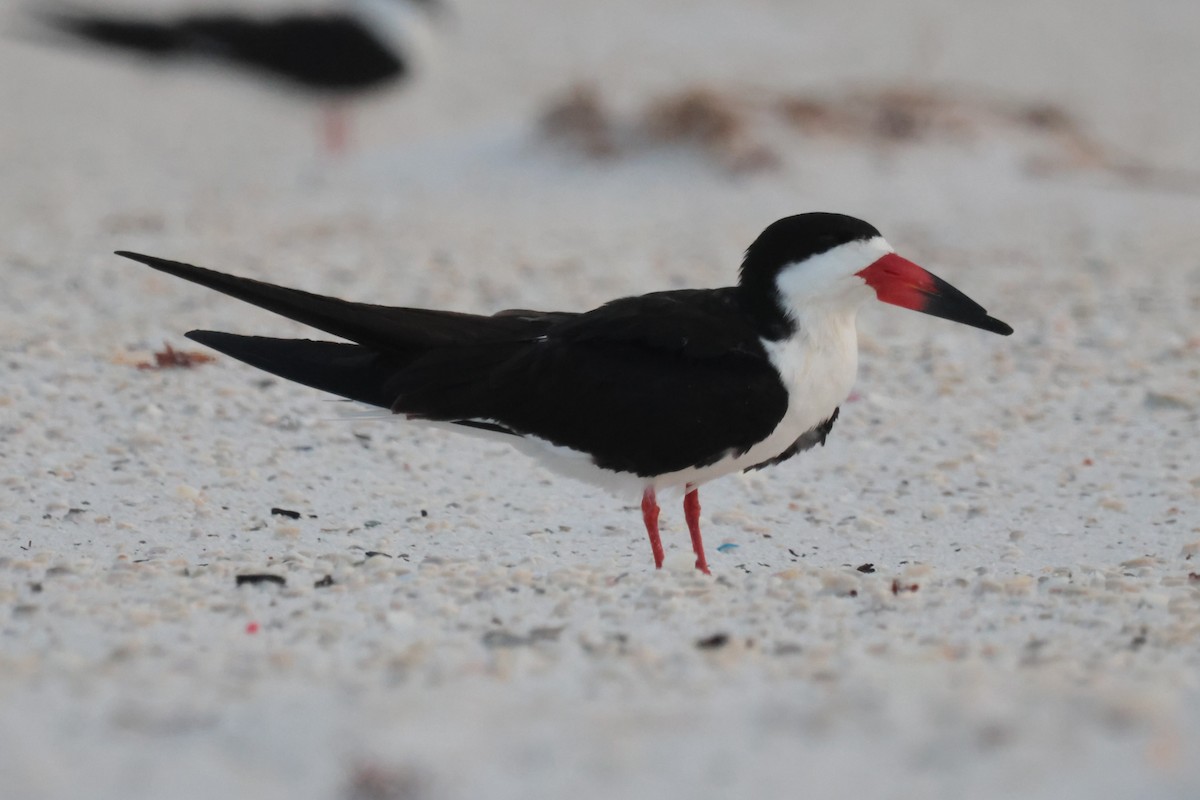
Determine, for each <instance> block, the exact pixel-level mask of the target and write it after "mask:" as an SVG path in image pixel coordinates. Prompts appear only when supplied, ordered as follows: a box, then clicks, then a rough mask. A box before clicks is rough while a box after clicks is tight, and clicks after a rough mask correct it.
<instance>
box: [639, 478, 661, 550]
mask: <svg viewBox="0 0 1200 800" xmlns="http://www.w3.org/2000/svg"><path fill="white" fill-rule="evenodd" d="M642 519H643V520H644V521H645V523H646V533H647V534H649V536H650V549H651V550H652V551H654V568H655V569H662V564H663V546H662V539H660V538H658V500H656V499H655V498H654V487H653V486H647V487H646V491H645V492H643V493H642Z"/></svg>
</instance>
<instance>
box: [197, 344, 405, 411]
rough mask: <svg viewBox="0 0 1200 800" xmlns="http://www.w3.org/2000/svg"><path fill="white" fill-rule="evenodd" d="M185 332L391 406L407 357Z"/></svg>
mask: <svg viewBox="0 0 1200 800" xmlns="http://www.w3.org/2000/svg"><path fill="white" fill-rule="evenodd" d="M187 337H188V338H189V339H191V340H193V341H196V342H199V343H200V344H202V345H205V346H206V347H211V348H212V349H214V350H216V351H217V352H219V353H224V354H225V355H227V356H230V357H231V358H236V359H237V360H238V361H243V362H245V363H247V364H249V365H250V366H252V367H258V368H259V369H261V370H263V371H265V372H269V373H271V374H272V375H278V376H279V377H280V378H284V379H286V380H289V381H295V382H296V383H299V384H303V385H304V386H311V387H312V388H314V389H320V390H321V391H323V392H329V393H330V394H336V395H338V396H339V397H344V398H346V399H347V400H356V401H358V402H360V403H366V404H368V405H372V406H379V407H380V408H388V409H390V408H391V407H392V403H394V402H395V400H396V397H397V395H398V394H399V388H398V382H399V377H400V372H401V370H402V369H403V367H404V366H405V362H406V361H407V359H405V358H403V357H401V356H397V355H394V354H391V353H382V352H379V351H376V350H372V349H370V348H367V347H362V346H360V345H356V344H345V343H343V342H314V341H311V340H309V339H272V338H270V337H266V336H239V335H237V334H235V333H220V332H218V331H190V332H189V333H188V334H187Z"/></svg>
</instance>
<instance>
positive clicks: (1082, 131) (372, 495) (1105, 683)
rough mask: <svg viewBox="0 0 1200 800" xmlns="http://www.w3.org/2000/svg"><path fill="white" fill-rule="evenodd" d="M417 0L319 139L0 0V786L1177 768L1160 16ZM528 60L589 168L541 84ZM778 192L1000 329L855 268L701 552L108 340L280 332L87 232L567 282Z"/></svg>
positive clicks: (437, 796) (901, 794)
mask: <svg viewBox="0 0 1200 800" xmlns="http://www.w3.org/2000/svg"><path fill="white" fill-rule="evenodd" d="M80 4H81V5H85V6H86V7H88V8H100V7H109V6H107V4H106V3H101V2H100V1H99V0H87V2H86V3H84V2H83V0H80ZM197 5H199V6H202V7H208V8H217V7H220V6H219V5H218V3H217V2H216V0H190V1H189V2H187V3H185V2H184V0H172V2H171V4H170V7H172V8H183V7H195V6H197ZM254 5H255V6H262V7H264V8H266V7H268V4H267V3H265V2H260V3H256V4H254ZM270 5H273V6H278V5H279V4H277V3H274V2H273V3H271V4H270ZM121 7H122V8H138V7H141V8H150V7H154V8H163V9H165V8H167V5H166V4H152V3H150V1H149V0H128V1H127V2H124V3H123V4H122V5H121ZM453 8H454V15H453V18H452V20H450V21H449V24H448V25H447V26H446V27H445V30H444V31H443V37H442V42H441V47H440V50H439V53H438V58H437V59H436V60H434V61H433V62H431V63H430V64H429V65H428V68H427V69H426V70H425V71H424V73H423V74H422V75H421V76H420V78H419V79H418V80H417V81H415V82H414V83H413V84H412V85H410V86H408V87H405V88H403V89H401V90H398V91H396V92H384V93H381V94H378V95H375V96H372V97H370V98H367V99H365V100H364V102H362V103H361V104H358V105H357V106H356V109H355V114H354V125H355V127H354V133H353V138H354V142H353V146H352V150H351V152H350V153H349V154H347V155H346V156H345V157H342V158H333V157H329V156H325V155H322V154H321V153H320V152H318V148H317V145H316V136H315V133H314V127H315V121H316V119H317V113H316V107H315V106H314V105H313V103H311V102H309V101H308V100H306V99H304V98H302V97H292V96H289V95H287V94H280V93H277V92H275V91H273V90H272V89H271V88H270V87H269V86H264V85H262V84H259V83H256V82H254V81H247V80H242V79H240V78H238V77H236V76H232V75H230V74H227V73H220V72H213V71H209V70H205V69H189V68H180V69H170V70H157V69H147V68H146V67H145V65H143V64H141V63H140V62H137V61H134V60H129V59H125V58H120V57H115V56H111V55H107V54H103V53H99V52H96V51H93V50H87V49H75V48H70V47H61V46H53V47H52V46H44V45H39V44H36V43H32V42H30V41H28V40H27V39H26V37H25V36H23V35H20V34H18V32H17V31H18V29H20V28H22V21H21V14H22V11H21V8H20V7H18V6H17V5H15V4H10V5H8V6H6V7H5V8H4V9H3V11H4V23H5V27H6V28H7V29H8V31H9V33H8V35H6V36H5V37H4V39H3V40H0V116H2V118H3V122H2V123H0V233H2V235H0V278H2V280H3V283H2V285H3V291H0V343H2V347H3V351H2V356H3V380H2V382H0V796H2V797H4V798H5V800H25V799H26V798H30V799H32V798H56V799H57V798H84V797H86V798H99V799H104V798H112V800H117V799H118V798H119V799H120V800H131V799H134V798H181V799H190V798H195V799H196V800H201V798H205V799H207V798H213V797H233V798H242V797H246V798H249V797H254V798H256V799H258V800H269V799H271V798H288V800H296V799H297V798H313V799H314V800H393V799H394V800H400V799H403V800H442V799H443V798H447V799H448V798H493V799H495V800H500V799H502V798H523V799H524V798H539V797H572V798H576V800H583V799H584V798H617V797H620V798H663V797H688V798H692V799H693V800H697V799H698V798H730V797H734V798H751V797H754V798H774V797H780V798H783V797H788V798H791V797H805V798H841V797H846V798H849V797H854V798H920V799H922V800H925V799H927V798H946V799H947V800H949V799H951V798H954V799H955V800H958V799H960V798H983V799H986V798H1006V797H1021V798H1023V799H1024V800H1036V799H1040V798H1046V799H1047V800H1048V799H1049V798H1055V800H1062V799H1063V798H1088V800H1104V799H1105V798H1113V799H1114V800H1115V799H1116V798H1130V797H1137V798H1163V799H1168V798H1178V799H1179V800H1184V799H1185V798H1195V797H1200V510H1198V509H1200V457H1198V456H1200V445H1198V444H1197V442H1198V438H1200V324H1198V323H1200V145H1198V144H1197V142H1198V141H1200V139H1198V137H1197V133H1196V132H1197V131H1198V130H1200V103H1197V102H1196V100H1197V93H1196V86H1195V82H1196V76H1197V75H1200V47H1198V46H1197V42H1198V40H1197V37H1198V35H1200V33H1198V32H1200V5H1197V4H1196V3H1194V2H1184V0H1164V2H1159V3H1152V4H1147V3H1144V2H1134V1H1133V0H1100V1H1099V2H1079V1H1078V0H1064V2H1059V3H1053V4H1047V3H1036V2H1028V0H1021V1H1020V2H1016V3H1008V4H991V3H983V2H967V3H962V2H949V0H913V1H911V2H903V3H889V2H882V0H872V1H871V2H855V3H837V2H829V1H828V0H822V1H821V2H814V3H803V4H801V3H792V2H786V1H785V0H754V2H748V3H740V4H738V3H729V2H716V1H715V0H688V2H682V0H610V2H606V3H590V2H582V1H581V0H553V1H552V0H529V1H528V2H524V3H515V2H510V3H495V2H485V0H454V4H453ZM578 84H584V85H586V86H589V87H591V89H590V90H589V91H592V92H594V96H596V97H598V98H599V101H598V102H600V103H603V104H604V105H603V108H602V109H600V110H599V111H598V112H597V113H598V114H599V116H596V117H590V118H589V119H591V120H592V123H591V128H588V126H587V125H585V126H584V128H585V130H584V131H583V133H582V135H583V136H584V138H585V139H586V137H587V136H588V135H590V134H591V133H596V130H595V128H596V125H598V124H600V123H606V124H607V125H608V126H609V127H608V128H607V129H606V130H604V131H601V132H600V133H602V134H603V135H604V136H606V137H608V138H607V139H606V140H605V141H604V142H603V145H604V146H603V147H600V148H599V149H600V150H604V151H606V152H604V153H601V154H599V155H597V154H596V153H595V152H593V153H591V154H589V152H587V151H588V150H589V147H590V146H589V145H588V144H587V143H586V141H585V144H584V145H583V146H580V145H579V144H578V142H579V139H578V138H575V139H573V138H571V137H572V136H577V135H579V132H578V131H576V132H575V133H574V134H572V133H571V132H570V131H568V132H567V133H565V134H564V133H562V131H561V130H560V131H559V135H558V136H557V138H556V137H554V136H551V135H549V134H547V133H546V131H545V128H544V125H543V124H542V122H541V120H542V119H543V117H544V115H545V114H546V112H547V111H548V110H549V109H551V108H552V107H553V106H554V105H555V104H556V103H558V102H560V101H561V99H562V98H563V97H565V96H566V94H567V92H568V91H569V89H570V87H572V86H574V85H578ZM680 98H683V99H685V100H690V101H691V103H692V105H690V106H681V105H680V104H679V103H677V102H676V101H678V100H679V99H680ZM696 107H699V108H700V111H699V112H698V113H699V118H700V122H699V123H698V124H693V123H692V122H689V121H688V120H690V119H691V117H688V116H687V114H686V113H684V112H685V111H687V109H689V108H692V109H694V108H696ZM681 108H682V109H683V110H682V111H681ZM647 109H650V110H649V111H648V110H647ZM592 111H596V109H594V108H593V109H592ZM714 119H715V120H717V122H718V123H719V124H718V125H717V126H716V127H717V133H716V134H713V133H712V132H711V128H706V127H705V124H706V121H708V122H711V121H712V120H714ZM596 120H599V122H596ZM647 120H649V121H647ZM655 120H658V122H657V123H655ZM664 120H666V122H665V123H664ZM680 120H682V121H680ZM675 123H677V124H675ZM568 127H569V126H568ZM595 149H596V148H592V150H593V151H594V150H595ZM747 154H749V155H747ZM812 210H826V211H839V212H843V213H848V214H853V215H855V216H859V217H862V218H863V219H866V220H868V221H870V222H871V223H873V224H874V225H876V226H877V227H878V228H879V229H880V230H881V231H883V233H884V234H885V235H886V236H887V237H888V240H889V241H890V242H891V243H892V244H893V245H895V246H896V248H897V250H898V251H899V252H901V253H903V254H904V255H905V256H906V257H908V258H911V259H912V260H914V261H916V262H918V263H920V264H922V265H923V266H925V267H927V268H928V269H930V270H931V271H933V272H935V273H936V274H938V275H939V276H941V277H942V278H945V279H946V280H948V281H950V282H951V283H953V284H954V285H955V286H957V287H958V288H960V289H962V290H963V291H964V292H966V293H967V294H969V295H970V296H971V297H973V298H975V299H977V300H978V301H979V302H980V303H982V304H983V305H984V306H986V307H987V309H988V311H989V312H990V313H992V314H994V315H995V316H997V317H999V318H1000V319H1003V320H1005V321H1006V322H1008V323H1010V324H1011V325H1012V326H1013V327H1014V329H1015V333H1014V335H1013V336H1011V337H1010V338H1001V337H997V336H993V335H990V334H988V333H985V332H982V331H978V330H975V329H972V328H967V327H964V326H959V325H953V324H950V323H948V322H945V321H944V320H938V319H934V318H932V317H928V316H924V315H920V314H915V313H911V312H908V311H905V310H903V309H899V308H895V307H891V306H884V305H881V304H871V305H870V306H868V307H867V308H866V309H865V310H864V312H863V313H862V315H861V316H860V319H859V332H860V368H859V378H858V383H857V385H856V393H855V395H854V396H853V397H852V399H851V401H849V402H847V403H846V404H844V405H843V407H842V409H841V416H840V419H839V421H838V424H837V426H836V427H835V428H834V430H833V432H832V434H831V435H830V437H829V439H828V442H827V444H826V446H825V447H823V448H816V449H814V450H812V451H810V452H808V453H806V454H804V455H803V456H802V457H798V458H795V459H792V460H790V461H787V462H786V463H785V464H783V465H780V466H779V467H776V468H774V469H771V470H766V471H763V472H756V473H752V474H749V475H745V476H741V477H727V478H724V479H721V480H719V481H716V482H714V483H712V484H709V485H707V486H705V487H704V489H703V490H702V492H701V500H702V503H703V508H704V511H703V521H704V530H705V534H706V542H707V544H708V549H709V560H710V563H711V565H712V568H713V575H712V577H705V576H702V575H699V574H696V573H695V571H694V570H692V569H691V563H692V558H691V551H690V547H689V544H688V539H687V529H686V527H685V525H684V522H683V514H682V509H681V508H680V503H679V502H678V498H674V497H672V498H669V499H666V500H665V501H664V502H663V517H662V521H663V539H664V542H665V544H666V546H667V564H666V568H665V569H664V570H662V571H660V572H656V571H655V570H654V569H653V564H652V562H651V558H650V550H649V546H648V544H647V542H646V537H645V532H644V530H643V528H642V521H641V516H640V513H639V511H638V508H637V502H638V498H637V497H615V496H613V495H610V494H607V493H605V492H604V491H601V490H599V489H593V488H590V487H588V486H585V485H583V484H577V483H574V482H572V481H570V480H567V479H563V478H559V477H556V476H553V475H550V474H549V473H546V472H544V471H542V470H541V469H539V468H538V467H537V466H536V465H535V464H534V463H533V462H531V461H529V460H528V459H526V458H525V457H524V456H522V455H520V454H519V453H517V452H516V451H515V450H513V449H511V448H507V447H505V446H503V445H501V444H499V443H491V442H481V441H479V440H477V439H472V438H470V437H466V436H459V435H455V434H453V433H448V432H443V431H439V430H430V429H424V428H421V427H418V426H415V425H412V424H405V423H404V422H402V421H397V420H391V419H347V418H346V410H347V408H346V405H345V404H341V403H337V402H334V401H332V400H331V398H329V397H328V396H325V395H322V394H320V393H318V392H316V391H312V390H308V389H305V388H301V387H298V386H295V385H291V384H287V383H285V382H283V381H280V380H274V379H270V378H269V376H267V375H265V374H263V373H259V372H257V371H255V370H253V369H251V368H249V367H247V366H244V365H242V364H240V363H237V362H235V361H233V360H231V359H227V358H217V359H216V360H215V361H214V362H212V363H205V364H198V365H196V366H194V367H192V368H187V369H182V368H181V369H161V370H155V369H139V368H138V364H139V363H140V362H152V361H153V354H154V353H155V352H156V351H161V350H162V349H163V347H164V345H171V346H172V347H175V348H180V349H185V350H189V351H191V350H197V351H198V350H199V348H198V347H197V346H195V345H193V344H192V343H191V342H189V341H187V340H186V339H184V338H183V333H184V332H186V331H188V330H191V329H193V328H209V329H214V330H229V331H235V332H241V333H257V334H266V335H290V336H309V335H314V336H315V335H316V334H314V333H313V332H312V331H311V330H309V329H304V328H302V327H301V326H299V325H296V324H293V323H290V322H288V321H286V320H283V319H280V318H278V317H275V316H273V315H271V314H269V313H266V312H264V311H261V310H259V309H255V308H252V307H250V306H247V305H245V304H242V303H239V302H237V301H235V300H232V299H230V298H227V297H224V296H221V295H217V294H215V293H213V292H210V291H207V290H204V289H202V288H200V287H197V286H194V285H192V284H188V283H185V282H183V281H180V280H177V279H174V278H170V277H168V276H165V275H162V274H159V273H156V272H154V271H152V270H149V269H147V268H145V267H142V266H140V265H138V264H134V263H132V262H129V261H125V260H122V259H119V258H117V257H115V256H113V255H112V252H113V251H114V250H118V249H124V250H134V251H139V252H144V253H150V254H154V255H159V256H163V257H166V258H174V259H179V260H183V261H188V262H191V263H196V264H200V265H204V266H209V267H213V268H216V269H220V270H224V271H229V272H233V273H236V274H241V275H247V276H251V277H255V278H260V279H264V280H269V281H272V282H276V283H280V284H283V285H287V286H296V287H299V288H304V289H308V290H311V291H317V292H321V293H324V294H332V295H337V296H340V297H345V298H347V299H355V300H367V301H371V302H380V303H388V304H394V305H408V306H427V307H439V308H453V309H458V310H462V311H471V312H481V313H483V312H486V313H490V312H493V311H496V310H499V309H502V308H511V307H522V308H546V309H550V308H561V309H567V310H581V309H585V308H590V307H592V306H594V305H597V304H599V303H601V302H603V301H605V300H608V299H611V298H613V297H618V296H622V295H629V294H639V293H643V292H649V291H656V290H660V289H669V288H680V287H708V286H721V285H728V284H730V283H732V282H733V281H734V280H735V274H736V269H737V265H738V263H739V259H740V257H741V253H742V250H743V249H744V248H745V247H746V245H747V244H749V242H750V241H751V240H752V239H753V238H754V237H755V236H756V235H757V234H758V233H759V232H760V231H761V230H762V229H763V228H764V227H765V226H766V225H767V224H769V223H770V222H772V221H774V220H775V219H777V218H779V217H782V216H786V215H789V214H794V213H799V212H802V211H812ZM277 508H278V509H286V510H288V511H293V512H298V518H292V517H291V516H281V515H278V514H273V513H272V509H277ZM293 516H294V515H293ZM251 574H269V575H273V576H278V578H280V579H282V584H281V583H280V582H278V581H270V582H262V583H245V584H243V585H239V584H238V580H237V579H238V576H243V575H251Z"/></svg>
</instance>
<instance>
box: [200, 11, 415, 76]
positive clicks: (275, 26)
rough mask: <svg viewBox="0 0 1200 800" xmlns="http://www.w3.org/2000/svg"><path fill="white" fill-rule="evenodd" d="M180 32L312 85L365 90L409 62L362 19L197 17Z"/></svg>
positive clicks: (207, 47) (206, 47) (207, 48)
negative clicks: (382, 40) (359, 20)
mask: <svg viewBox="0 0 1200 800" xmlns="http://www.w3.org/2000/svg"><path fill="white" fill-rule="evenodd" d="M177 30H178V31H179V33H180V35H181V36H184V37H186V38H187V39H188V40H189V41H191V42H193V43H194V44H195V47H196V49H197V50H200V51H204V52H207V53H210V54H212V55H215V56H220V57H222V58H224V59H227V60H229V61H235V62H238V63H241V64H245V65H248V66H251V67H255V68H257V69H261V70H264V71H266V72H271V73H275V74H278V75H281V76H283V77H286V78H289V79H291V80H294V81H297V82H299V83H302V84H305V85H307V86H315V87H323V88H327V89H345V88H363V87H364V86H366V85H370V84H371V83H375V82H377V81H382V80H387V79H389V78H393V77H396V76H398V75H400V74H401V73H403V72H404V69H405V64H404V62H403V61H402V59H401V56H400V55H399V54H398V53H395V52H393V51H392V50H390V49H389V48H387V47H385V46H383V44H382V43H381V42H380V41H379V39H377V38H376V37H375V36H374V35H373V34H372V33H371V31H370V30H368V29H367V28H366V27H364V26H363V25H362V24H361V23H360V22H358V21H357V20H355V19H353V18H351V17H348V16H342V15H335V14H310V15H292V16H287V17H282V18H279V19H254V18H249V17H239V16H234V15H232V14H228V15H225V14H221V15H197V16H192V17H187V18H185V19H183V20H181V21H180V22H179V23H178V26H177Z"/></svg>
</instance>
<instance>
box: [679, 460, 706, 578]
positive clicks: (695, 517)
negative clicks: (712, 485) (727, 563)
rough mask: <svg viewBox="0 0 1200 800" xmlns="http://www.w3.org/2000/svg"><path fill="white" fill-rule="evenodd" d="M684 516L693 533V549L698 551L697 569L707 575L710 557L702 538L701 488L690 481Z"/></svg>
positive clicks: (684, 499) (684, 505)
mask: <svg viewBox="0 0 1200 800" xmlns="http://www.w3.org/2000/svg"><path fill="white" fill-rule="evenodd" d="M684 491H685V492H686V494H684V496H683V516H684V518H685V519H686V520H687V526H688V530H689V531H690V532H691V534H692V549H693V550H695V551H696V569H698V570H700V571H701V572H703V573H704V574H705V575H711V574H712V573H711V572H709V571H708V559H706V558H705V557H704V542H703V541H701V539H700V488H699V487H694V486H692V485H691V484H690V483H689V484H688V485H687V487H686V488H685V489H684Z"/></svg>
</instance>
